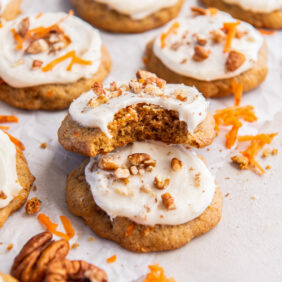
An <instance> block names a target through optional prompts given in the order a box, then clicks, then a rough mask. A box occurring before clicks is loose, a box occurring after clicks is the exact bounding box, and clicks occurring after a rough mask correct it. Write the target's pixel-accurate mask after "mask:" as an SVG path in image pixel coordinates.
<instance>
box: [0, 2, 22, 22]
mask: <svg viewBox="0 0 282 282" xmlns="http://www.w3.org/2000/svg"><path fill="white" fill-rule="evenodd" d="M21 3H22V0H11V1H10V3H9V4H8V5H7V6H6V8H5V10H4V11H3V13H2V15H1V17H2V18H3V19H4V20H6V21H9V20H13V19H15V18H16V17H17V16H18V15H19V14H20V12H21Z"/></svg>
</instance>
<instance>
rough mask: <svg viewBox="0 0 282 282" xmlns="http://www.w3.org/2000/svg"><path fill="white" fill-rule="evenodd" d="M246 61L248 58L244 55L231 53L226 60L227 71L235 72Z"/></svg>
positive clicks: (235, 52) (236, 52)
mask: <svg viewBox="0 0 282 282" xmlns="http://www.w3.org/2000/svg"><path fill="white" fill-rule="evenodd" d="M245 61H246V57H245V55H244V54H242V53H240V52H238V51H234V50H233V51H230V52H229V54H228V57H227V60H226V70H227V71H235V70H237V69H238V68H240V67H241V66H242V65H243V64H244V62H245Z"/></svg>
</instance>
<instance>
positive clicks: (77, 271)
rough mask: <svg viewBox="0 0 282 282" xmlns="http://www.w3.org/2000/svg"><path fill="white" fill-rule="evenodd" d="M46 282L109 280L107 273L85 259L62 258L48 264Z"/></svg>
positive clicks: (100, 281) (98, 281)
mask: <svg viewBox="0 0 282 282" xmlns="http://www.w3.org/2000/svg"><path fill="white" fill-rule="evenodd" d="M44 281H45V282H65V281H95V282H107V281H108V278H107V275H106V273H105V272H104V271H103V270H102V269H100V268H98V267H96V266H94V265H93V264H90V263H88V262H85V261H79V260H77V261H70V260H67V259H65V260H61V261H54V262H52V263H50V264H49V265H48V268H47V271H46V277H45V280H44Z"/></svg>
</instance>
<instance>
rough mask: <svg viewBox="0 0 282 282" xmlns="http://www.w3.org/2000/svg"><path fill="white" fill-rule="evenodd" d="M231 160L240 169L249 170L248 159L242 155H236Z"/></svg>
mask: <svg viewBox="0 0 282 282" xmlns="http://www.w3.org/2000/svg"><path fill="white" fill-rule="evenodd" d="M231 160H232V162H233V163H235V164H237V165H238V167H239V169H241V170H245V169H249V160H248V158H246V157H244V156H241V155H236V156H233V157H231Z"/></svg>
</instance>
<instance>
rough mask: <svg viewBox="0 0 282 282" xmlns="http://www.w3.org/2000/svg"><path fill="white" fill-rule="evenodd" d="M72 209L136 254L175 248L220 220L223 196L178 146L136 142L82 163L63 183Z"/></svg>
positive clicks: (199, 164) (205, 171)
mask: <svg viewBox="0 0 282 282" xmlns="http://www.w3.org/2000/svg"><path fill="white" fill-rule="evenodd" d="M66 192H67V204H68V206H69V209H70V211H71V212H72V213H73V214H75V215H77V216H80V217H82V218H83V219H84V221H85V222H86V224H88V225H89V226H90V228H91V229H92V230H93V231H94V232H95V233H97V234H98V235H99V236H101V237H103V238H106V239H110V240H113V241H115V242H117V243H118V244H120V245H121V246H122V247H124V248H126V249H129V250H131V251H134V252H153V251H164V250H172V249H176V248H179V247H181V246H183V245H185V244H187V243H188V242H189V241H190V240H192V239H193V238H194V237H197V236H199V235H201V234H203V233H205V232H208V231H209V230H211V229H212V228H213V227H214V226H215V225H216V224H217V223H218V222H219V221H220V218H221V208H222V195H221V191H220V189H219V188H216V184H215V180H214V177H213V176H212V175H211V173H210V172H209V170H208V168H207V167H206V166H205V164H204V163H203V162H202V161H201V160H200V159H199V158H198V157H197V156H196V155H195V154H194V153H193V152H191V151H189V150H187V149H184V147H183V146H181V145H166V144H163V143H160V142H135V143H133V144H130V145H127V146H125V147H123V148H121V149H117V150H115V151H114V152H112V153H109V154H106V155H100V156H97V157H96V158H92V159H90V161H89V160H86V161H84V162H83V163H82V164H81V165H80V167H79V168H78V169H76V170H75V171H73V172H72V173H71V174H70V176H69V178H68V182H67V186H66Z"/></svg>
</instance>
